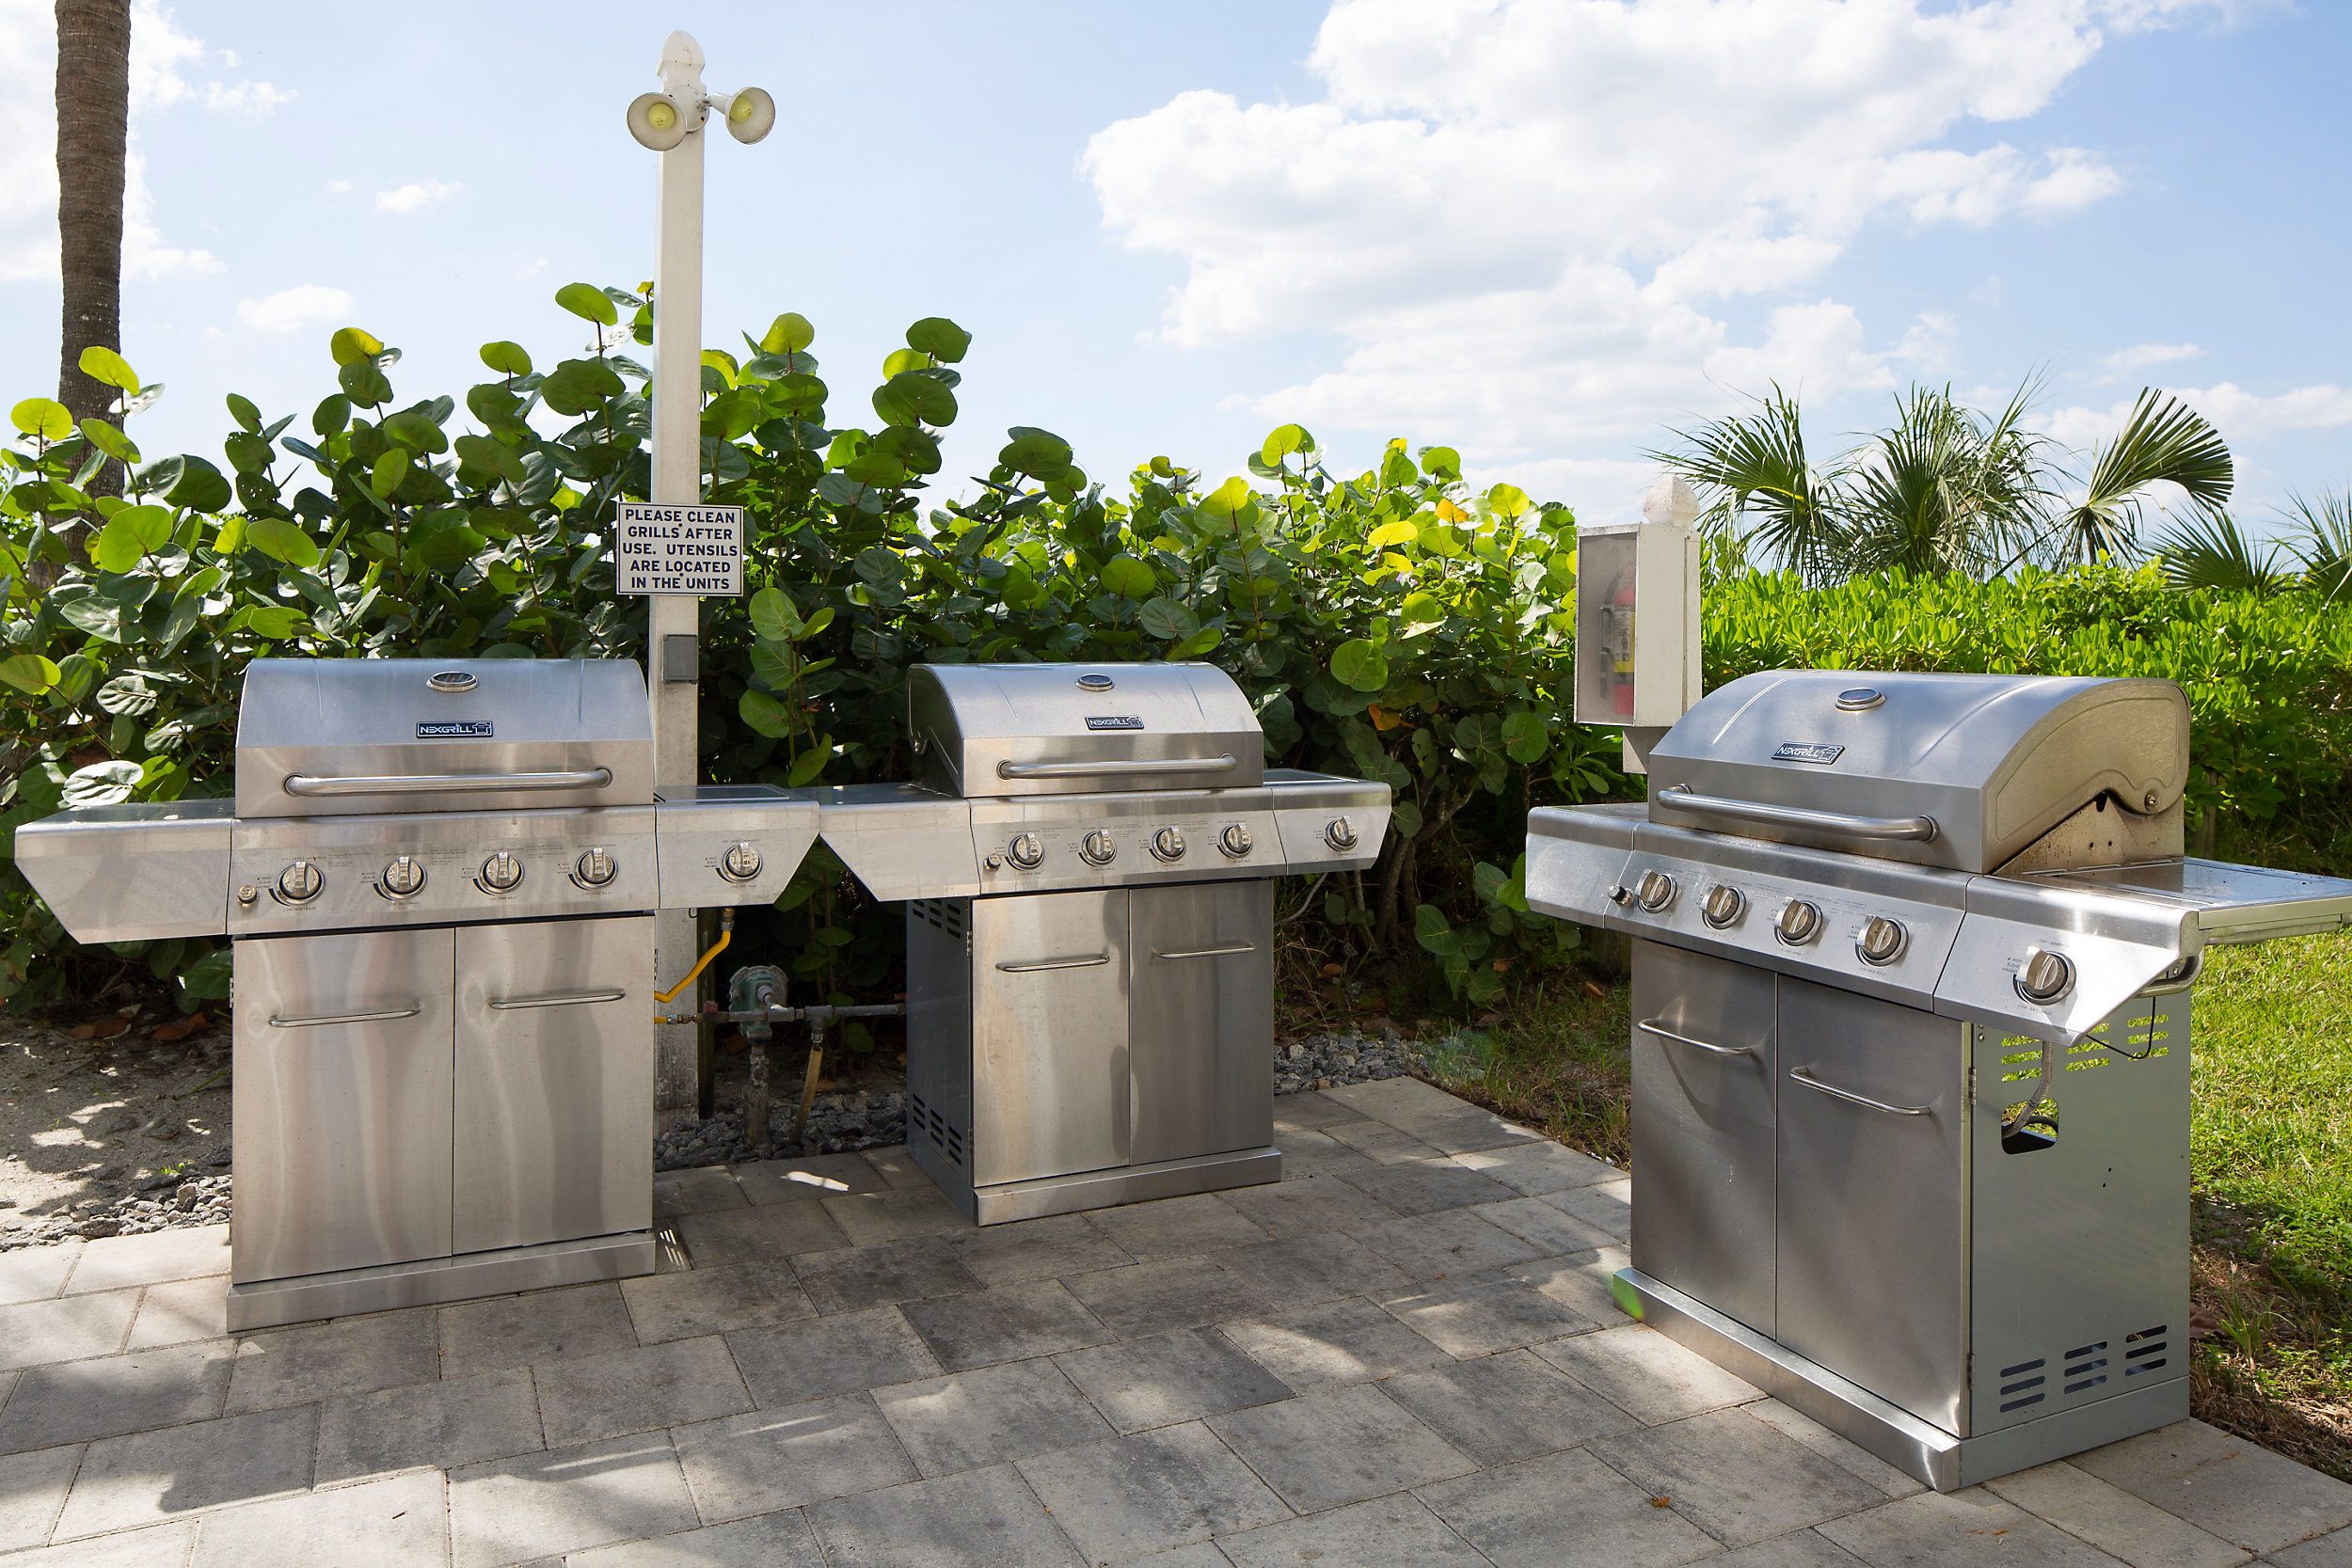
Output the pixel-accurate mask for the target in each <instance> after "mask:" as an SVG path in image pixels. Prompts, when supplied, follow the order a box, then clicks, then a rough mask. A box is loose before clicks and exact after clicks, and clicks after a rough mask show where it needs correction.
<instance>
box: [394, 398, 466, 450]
mask: <svg viewBox="0 0 2352 1568" xmlns="http://www.w3.org/2000/svg"><path fill="white" fill-rule="evenodd" d="M377 428H378V429H380V430H381V431H383V432H384V438H385V439H386V440H388V441H397V442H399V443H400V444H401V445H402V446H404V447H406V448H408V449H409V450H410V451H430V452H443V451H449V436H447V435H446V434H444V433H443V432H442V430H441V427H440V426H439V425H437V424H436V423H434V422H433V420H432V419H431V418H430V417H428V416H426V415H424V414H421V413H420V412H418V411H417V410H416V409H414V408H410V409H405V410H404V411H402V412H401V413H398V414H392V415H389V416H387V417H386V419H385V420H384V422H383V423H382V424H381V425H379V426H377Z"/></svg>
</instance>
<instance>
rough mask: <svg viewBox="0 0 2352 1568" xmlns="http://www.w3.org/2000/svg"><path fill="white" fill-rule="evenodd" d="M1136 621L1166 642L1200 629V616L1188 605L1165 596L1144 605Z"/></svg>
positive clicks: (1184, 636)
mask: <svg viewBox="0 0 2352 1568" xmlns="http://www.w3.org/2000/svg"><path fill="white" fill-rule="evenodd" d="M1136 624H1137V625H1139V626H1142V627H1143V629H1144V630H1145V631H1148V632H1150V633H1151V634H1152V636H1154V637H1156V638H1159V639H1160V640H1161V641H1166V642H1175V641H1182V640H1183V639H1184V638H1187V637H1190V636H1191V635H1192V634H1193V633H1194V632H1196V631H1199V630H1200V616H1198V615H1196V614H1194V613H1193V612H1192V609H1191V607H1190V606H1188V605H1183V604H1179V603H1177V602H1176V601H1175V600H1174V599H1170V598H1166V597H1162V598H1156V599H1153V600H1152V601H1151V602H1150V603H1149V604H1147V605H1145V606H1144V607H1143V609H1142V610H1141V611H1140V612H1139V613H1138V614H1137V615H1136Z"/></svg>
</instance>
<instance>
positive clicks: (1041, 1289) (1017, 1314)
mask: <svg viewBox="0 0 2352 1568" xmlns="http://www.w3.org/2000/svg"><path fill="white" fill-rule="evenodd" d="M900 1310H901V1311H903V1312H905V1313H906V1318H907V1322H909V1323H913V1324H914V1332H915V1333H917V1334H920V1335H921V1336H922V1337H923V1339H924V1342H925V1343H926V1344H928V1345H930V1347H931V1354H933V1355H935V1356H937V1357H938V1358H939V1364H940V1365H941V1366H943V1367H945V1368H946V1369H947V1370H949V1371H951V1372H960V1371H963V1370H968V1369H970V1368H973V1367H986V1366H991V1365H993V1364H994V1363H996V1362H999V1361H1018V1360H1021V1359H1023V1358H1024V1357H1026V1356H1033V1355H1050V1354H1053V1353H1054V1352H1056V1351H1064V1350H1076V1349H1078V1348H1079V1347H1080V1346H1083V1345H1100V1344H1105V1343H1108V1342H1109V1340H1110V1339H1111V1338H1112V1335H1111V1331H1110V1330H1109V1329H1107V1328H1104V1326H1103V1324H1102V1323H1100V1322H1099V1321H1098V1320H1097V1319H1096V1318H1095V1316H1094V1314H1093V1313H1091V1312H1089V1311H1088V1310H1087V1309H1086V1308H1085V1307H1081V1306H1080V1305H1079V1304H1078V1298H1077V1297H1075V1296H1073V1295H1072V1294H1071V1293H1070V1292H1069V1291H1067V1290H1064V1289H1063V1288H1062V1284H1061V1282H1060V1281H1059V1280H1057V1279H1044V1280H1038V1281H1035V1282H1033V1283H1030V1284H1026V1285H1007V1286H1004V1287H1002V1288H1001V1289H998V1290H993V1291H979V1292H977V1294H973V1295H963V1296H949V1297H946V1298H944V1299H941V1300H937V1301H911V1302H908V1303H906V1304H905V1305H904V1306H903V1307H901V1308H900Z"/></svg>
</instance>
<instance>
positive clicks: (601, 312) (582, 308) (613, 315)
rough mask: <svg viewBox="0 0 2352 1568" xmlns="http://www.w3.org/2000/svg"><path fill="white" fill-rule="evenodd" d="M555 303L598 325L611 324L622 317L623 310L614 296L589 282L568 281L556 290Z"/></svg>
mask: <svg viewBox="0 0 2352 1568" xmlns="http://www.w3.org/2000/svg"><path fill="white" fill-rule="evenodd" d="M555 303H556V304H558V305H561V306H562V307H564V309H566V310H569V311H570V312H571V313H572V314H573V315H575V316H578V317H579V318H580V320H582V321H589V322H595V323H596V325H598V326H611V325H613V324H615V323H616V322H618V321H619V320H620V319H621V312H620V310H619V309H618V308H617V307H615V306H614V305H613V303H612V297H611V296H610V295H608V294H607V293H605V292H604V291H603V290H602V289H599V288H596V286H595V285H593V284H589V283H566V284H564V286H563V287H562V288H560V289H558V290H556V291H555Z"/></svg>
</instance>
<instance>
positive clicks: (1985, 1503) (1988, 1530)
mask: <svg viewBox="0 0 2352 1568" xmlns="http://www.w3.org/2000/svg"><path fill="white" fill-rule="evenodd" d="M1814 1528H1816V1529H1818V1530H1820V1533H1821V1534H1823V1535H1825V1536H1827V1537H1828V1538H1829V1539H1830V1540H1832V1541H1834V1542H1836V1544H1838V1545H1840V1546H1842V1547H1844V1548H1845V1549H1846V1550H1847V1551H1849V1552H1851V1553H1852V1554H1853V1555H1854V1556H1855V1557H1858V1558H1860V1559H1861V1560H1863V1561H1865V1562H1867V1563H1868V1564H1869V1565H1870V1568H1982V1565H1983V1564H1984V1563H1985V1562H1986V1561H1987V1560H1988V1557H1989V1551H1988V1548H1989V1546H1990V1544H1992V1543H1994V1542H1998V1543H1999V1550H2000V1557H1999V1559H1998V1560H1999V1561H2000V1562H2001V1563H2003V1564H2006V1565H2014V1568H2115V1559H2113V1558H2111V1557H2109V1556H2107V1555H2106V1553H2105V1552H2103V1551H2100V1550H2099V1549H2098V1548H2097V1547H2095V1546H2092V1545H2090V1544H2087V1543H2084V1542H2081V1541H2077V1540H2075V1539H2074V1537H2073V1536H2071V1535H2068V1534H2067V1533H2066V1532H2065V1531H2063V1530H2061V1529H2058V1528H2057V1527H2055V1526H2053V1525H2048V1524H2045V1523H2043V1522H2042V1520H2040V1519H2037V1518H2035V1517H2034V1516H2033V1515H2032V1514H2030V1513H2026V1512H2025V1511H2024V1510H2023V1509H2019V1508H2014V1507H2011V1506H2010V1504H2008V1503H2005V1502H2003V1501H2002V1500H2001V1499H2000V1498H1998V1497H1994V1495H1993V1494H1992V1493H1990V1492H1988V1491H1986V1490H1985V1489H1984V1488H1983V1487H1981V1486H1972V1487H1969V1488H1968V1489H1967V1490H1965V1491H1962V1492H1948V1493H1947V1492H1921V1493H1918V1494H1916V1495H1915V1496H1913V1497H1903V1498H1899V1499H1898V1500H1897V1501H1895V1502H1891V1503H1882V1504H1880V1505H1879V1506H1878V1507H1877V1508H1873V1509H1869V1510H1867V1511H1866V1512H1864V1513H1850V1514H1848V1515H1846V1517H1844V1518H1842V1519H1832V1520H1829V1521H1827V1522H1826V1523H1823V1524H1820V1525H1817V1526H1815V1527H1814Z"/></svg>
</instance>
